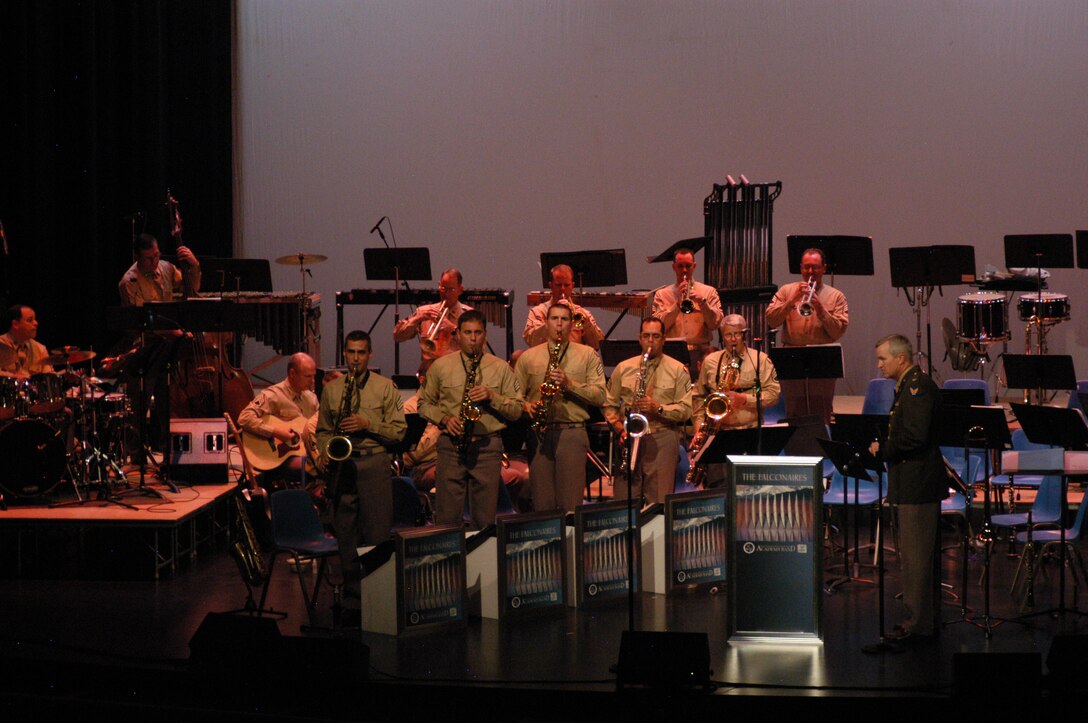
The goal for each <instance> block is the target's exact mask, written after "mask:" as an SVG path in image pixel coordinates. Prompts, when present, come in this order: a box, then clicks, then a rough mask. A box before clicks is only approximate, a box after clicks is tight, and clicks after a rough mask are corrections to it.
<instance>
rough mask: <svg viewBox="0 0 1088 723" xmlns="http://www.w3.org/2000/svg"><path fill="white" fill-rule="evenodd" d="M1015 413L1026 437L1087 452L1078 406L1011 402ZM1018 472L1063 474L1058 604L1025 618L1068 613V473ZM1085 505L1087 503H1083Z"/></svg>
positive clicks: (1085, 430)
mask: <svg viewBox="0 0 1088 723" xmlns="http://www.w3.org/2000/svg"><path fill="white" fill-rule="evenodd" d="M1010 406H1011V407H1012V411H1013V414H1015V415H1016V419H1017V421H1019V422H1020V427H1021V428H1022V429H1023V430H1024V434H1026V435H1027V438H1028V439H1029V440H1030V441H1032V442H1034V443H1036V444H1049V445H1052V446H1055V447H1061V448H1062V449H1064V450H1065V451H1066V452H1070V451H1078V452H1082V451H1088V423H1086V421H1085V417H1084V413H1083V412H1081V411H1080V410H1079V409H1070V408H1068V407H1044V406H1039V405H1034V404H1020V403H1017V402H1012V403H1011V405H1010ZM1018 471H1019V472H1021V473H1023V472H1031V473H1035V474H1061V480H1062V482H1061V511H1062V514H1061V519H1060V520H1059V524H1058V529H1059V533H1058V534H1059V540H1060V545H1061V557H1060V572H1059V578H1058V607H1057V608H1052V609H1050V610H1043V611H1040V612H1036V613H1031V614H1030V615H1025V616H1024V617H1025V618H1028V617H1034V616H1036V615H1045V614H1048V613H1058V614H1059V615H1062V614H1064V613H1066V612H1069V611H1067V610H1066V608H1065V565H1066V563H1067V562H1068V551H1067V550H1066V547H1065V546H1066V541H1065V518H1066V513H1067V512H1068V507H1069V475H1068V474H1066V471H1065V466H1064V464H1063V465H1062V469H1060V470H1056V469H1048V470H1018ZM1081 504H1085V503H1083V502H1082V503H1081ZM1072 612H1075V613H1077V614H1078V615H1088V613H1083V612H1081V611H1079V610H1073V611H1072Z"/></svg>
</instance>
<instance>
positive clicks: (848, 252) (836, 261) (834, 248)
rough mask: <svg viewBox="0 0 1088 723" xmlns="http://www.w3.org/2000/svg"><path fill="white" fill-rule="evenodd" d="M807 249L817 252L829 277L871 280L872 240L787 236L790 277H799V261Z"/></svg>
mask: <svg viewBox="0 0 1088 723" xmlns="http://www.w3.org/2000/svg"><path fill="white" fill-rule="evenodd" d="M807 249H820V251H822V252H823V255H824V259H825V260H826V262H827V272H828V273H829V274H831V281H832V285H834V281H835V277H836V276H872V275H873V274H874V271H873V238H872V237H871V236H838V235H835V236H787V237H786V250H787V253H788V254H789V266H790V273H791V274H798V275H799V274H800V273H801V257H802V256H804V254H805V251H806V250H807Z"/></svg>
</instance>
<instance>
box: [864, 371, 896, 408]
mask: <svg viewBox="0 0 1088 723" xmlns="http://www.w3.org/2000/svg"><path fill="white" fill-rule="evenodd" d="M894 401H895V380H894V379H884V378H883V377H881V378H879V379H870V380H869V386H868V387H866V388H865V401H864V402H863V403H862V405H861V413H862V414H887V413H888V412H890V411H891V410H892V402H894Z"/></svg>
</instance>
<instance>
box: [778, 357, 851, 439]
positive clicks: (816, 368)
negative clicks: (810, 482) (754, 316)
mask: <svg viewBox="0 0 1088 723" xmlns="http://www.w3.org/2000/svg"><path fill="white" fill-rule="evenodd" d="M768 353H769V355H770V357H771V361H772V362H773V363H774V370H775V372H777V373H778V378H779V380H788V381H797V380H804V382H805V414H803V415H798V416H795V417H793V418H791V419H790V420H789V421H790V423H791V424H796V425H797V426H802V425H817V426H821V427H822V426H823V424H824V420H823V419H821V418H820V417H818V416H814V415H813V414H812V407H811V401H810V400H809V386H808V380H809V379H842V377H843V362H842V346H840V345H839V344H816V345H812V346H778V347H774V348H773V349H770V350H769V352H768ZM791 451H794V452H796V451H797V450H793V448H791ZM803 451H804V452H806V453H808V452H809V450H807V449H806V450H803ZM811 451H812V453H814V454H817V455H819V454H822V453H821V451H820V450H819V449H818V448H814V449H812V450H811Z"/></svg>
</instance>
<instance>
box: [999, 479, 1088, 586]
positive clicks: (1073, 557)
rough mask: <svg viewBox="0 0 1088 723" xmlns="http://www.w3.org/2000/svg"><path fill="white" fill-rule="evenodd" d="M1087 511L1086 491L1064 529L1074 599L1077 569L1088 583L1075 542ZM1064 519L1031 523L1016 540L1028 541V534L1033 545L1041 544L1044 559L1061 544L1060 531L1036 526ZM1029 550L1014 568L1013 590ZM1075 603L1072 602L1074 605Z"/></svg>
mask: <svg viewBox="0 0 1088 723" xmlns="http://www.w3.org/2000/svg"><path fill="white" fill-rule="evenodd" d="M1085 511H1088V492H1086V493H1085V495H1084V497H1082V498H1081V501H1080V506H1079V507H1078V508H1077V516H1076V518H1074V520H1073V526H1072V527H1068V528H1066V530H1065V547H1066V560H1067V561H1068V562H1069V569H1070V570H1071V571H1072V573H1073V586H1074V592H1073V596H1074V597H1073V599H1074V601H1075V600H1076V588H1077V571H1078V570H1079V571H1080V578H1081V580H1082V581H1084V582H1085V583H1086V584H1088V574H1086V572H1085V568H1084V558H1083V557H1081V554H1080V549H1079V547H1078V546H1077V543H1078V542H1079V541H1080V538H1081V535H1082V534H1083V533H1084V514H1085ZM1064 524H1065V522H1064V521H1058V522H1057V523H1054V522H1050V523H1033V524H1032V527H1031V529H1029V530H1024V531H1022V532H1018V533H1016V540H1017V541H1018V542H1020V543H1026V542H1028V539H1029V535H1030V539H1031V542H1032V544H1033V545H1039V544H1042V549H1041V550H1040V554H1039V560H1045V559H1046V555H1047V553H1048V552H1053V550H1054V548H1055V547H1058V546H1060V545H1061V544H1062V539H1061V535H1062V531H1061V529H1038V528H1043V527H1045V528H1052V527H1055V526H1057V525H1064ZM1028 554H1029V552H1028V551H1025V553H1024V555H1022V556H1021V558H1020V567H1017V569H1016V575H1015V576H1014V577H1013V583H1012V588H1013V590H1014V591H1015V590H1016V585H1017V581H1018V580H1019V578H1020V572H1021V568H1022V567H1023V566H1024V564H1025V558H1026V557H1027V556H1028ZM1075 604H1076V603H1075V602H1074V605H1075Z"/></svg>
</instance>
